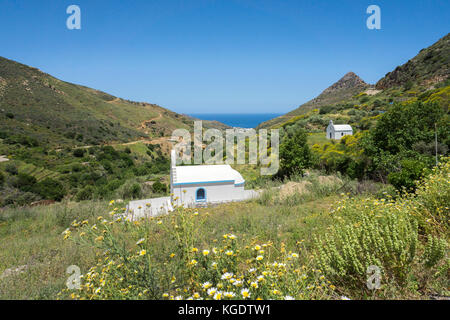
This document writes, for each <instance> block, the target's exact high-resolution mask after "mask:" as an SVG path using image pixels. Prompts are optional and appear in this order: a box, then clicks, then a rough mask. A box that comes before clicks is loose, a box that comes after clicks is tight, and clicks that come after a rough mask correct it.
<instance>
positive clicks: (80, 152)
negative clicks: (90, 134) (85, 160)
mask: <svg viewBox="0 0 450 320" xmlns="http://www.w3.org/2000/svg"><path fill="white" fill-rule="evenodd" d="M84 152H85V150H83V149H75V150H73V155H74V156H75V157H77V158H81V157H83V156H84Z"/></svg>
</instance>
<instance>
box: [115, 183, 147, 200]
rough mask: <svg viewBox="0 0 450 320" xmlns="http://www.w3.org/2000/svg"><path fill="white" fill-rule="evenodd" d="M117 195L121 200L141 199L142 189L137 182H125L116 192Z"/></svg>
mask: <svg viewBox="0 0 450 320" xmlns="http://www.w3.org/2000/svg"><path fill="white" fill-rule="evenodd" d="M117 193H118V195H119V197H120V198H122V199H137V198H141V197H142V194H143V193H142V187H141V185H140V184H139V183H137V182H127V183H125V184H124V185H122V186H121V187H120V188H119V189H118V191H117Z"/></svg>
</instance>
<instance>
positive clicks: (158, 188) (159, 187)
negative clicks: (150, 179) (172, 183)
mask: <svg viewBox="0 0 450 320" xmlns="http://www.w3.org/2000/svg"><path fill="white" fill-rule="evenodd" d="M152 191H153V192H154V193H166V192H167V185H165V184H163V183H161V182H159V181H156V182H155V183H153V185H152Z"/></svg>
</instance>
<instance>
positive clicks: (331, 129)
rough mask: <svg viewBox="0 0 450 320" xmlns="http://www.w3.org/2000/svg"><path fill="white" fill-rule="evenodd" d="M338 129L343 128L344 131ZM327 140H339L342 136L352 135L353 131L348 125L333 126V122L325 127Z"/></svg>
mask: <svg viewBox="0 0 450 320" xmlns="http://www.w3.org/2000/svg"><path fill="white" fill-rule="evenodd" d="M340 127H345V129H340ZM326 134H327V139H334V140H340V139H342V138H343V137H344V136H349V135H350V136H351V135H353V129H352V128H351V127H350V126H349V125H334V124H333V121H330V124H329V125H328V127H327V133H326Z"/></svg>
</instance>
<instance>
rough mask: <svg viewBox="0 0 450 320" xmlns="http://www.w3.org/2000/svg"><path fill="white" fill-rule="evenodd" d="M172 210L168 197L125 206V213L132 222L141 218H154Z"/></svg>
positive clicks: (133, 202)
mask: <svg viewBox="0 0 450 320" xmlns="http://www.w3.org/2000/svg"><path fill="white" fill-rule="evenodd" d="M172 210H173V209H172V205H171V202H170V197H161V198H152V199H144V200H135V201H130V203H129V204H128V206H127V213H128V215H129V216H130V217H131V218H132V220H134V219H139V218H142V217H156V216H159V215H161V214H165V213H168V212H170V211H172Z"/></svg>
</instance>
